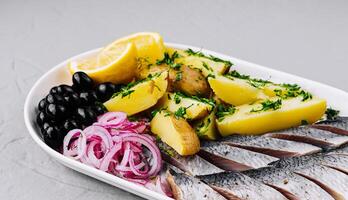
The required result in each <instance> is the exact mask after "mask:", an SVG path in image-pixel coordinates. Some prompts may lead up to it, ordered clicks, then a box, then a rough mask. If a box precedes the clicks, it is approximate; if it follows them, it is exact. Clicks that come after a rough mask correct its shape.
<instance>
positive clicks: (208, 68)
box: [202, 62, 213, 72]
mask: <svg viewBox="0 0 348 200" xmlns="http://www.w3.org/2000/svg"><path fill="white" fill-rule="evenodd" d="M202 64H203V67H204V68H205V69H206V70H208V71H211V72H212V71H213V69H212V68H211V67H210V66H209V65H208V64H207V63H206V62H202Z"/></svg>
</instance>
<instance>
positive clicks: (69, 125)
mask: <svg viewBox="0 0 348 200" xmlns="http://www.w3.org/2000/svg"><path fill="white" fill-rule="evenodd" d="M79 127H80V125H79V124H78V123H77V121H76V120H74V119H67V120H65V121H64V123H63V128H64V130H65V131H66V132H67V133H68V132H69V131H71V130H73V129H76V128H79Z"/></svg>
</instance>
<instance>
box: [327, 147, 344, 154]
mask: <svg viewBox="0 0 348 200" xmlns="http://www.w3.org/2000/svg"><path fill="white" fill-rule="evenodd" d="M330 153H332V154H347V155H348V146H344V147H342V148H339V149H335V150H333V151H331V152H330Z"/></svg>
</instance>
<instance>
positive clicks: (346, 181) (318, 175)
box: [295, 165, 348, 200]
mask: <svg viewBox="0 0 348 200" xmlns="http://www.w3.org/2000/svg"><path fill="white" fill-rule="evenodd" d="M295 173H296V174H298V175H301V176H303V177H305V178H307V179H308V180H311V181H312V182H314V183H316V184H317V185H319V186H320V187H321V188H323V189H324V190H326V192H328V193H329V194H331V196H333V197H334V198H335V199H342V200H343V199H347V197H348V176H347V175H346V174H344V173H342V172H340V171H338V170H335V169H332V168H329V167H326V166H324V165H313V166H310V167H308V168H304V169H301V170H296V171H295Z"/></svg>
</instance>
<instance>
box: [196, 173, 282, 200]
mask: <svg viewBox="0 0 348 200" xmlns="http://www.w3.org/2000/svg"><path fill="white" fill-rule="evenodd" d="M199 178H200V179H201V180H202V181H204V182H205V183H207V184H208V185H210V186H211V187H212V188H213V189H214V190H216V191H217V192H219V193H220V194H221V195H223V196H224V197H226V198H227V199H231V200H240V199H243V200H282V199H283V200H285V199H287V198H285V197H284V196H283V195H282V194H281V193H280V192H278V191H277V190H275V189H273V188H271V187H269V186H267V185H265V184H263V183H261V182H259V181H257V180H255V179H252V178H250V177H248V176H246V175H244V174H242V173H238V172H224V173H220V174H213V175H207V176H202V177H199Z"/></svg>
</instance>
